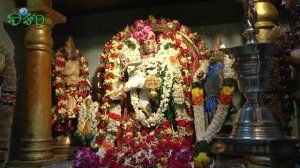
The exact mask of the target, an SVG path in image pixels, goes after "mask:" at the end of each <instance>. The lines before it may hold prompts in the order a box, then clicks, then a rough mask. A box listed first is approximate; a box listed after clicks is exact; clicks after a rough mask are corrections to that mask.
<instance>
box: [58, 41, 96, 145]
mask: <svg viewBox="0 0 300 168" xmlns="http://www.w3.org/2000/svg"><path fill="white" fill-rule="evenodd" d="M53 66H54V67H53V77H54V83H53V84H54V87H55V95H56V98H57V105H56V107H54V110H53V121H52V128H53V134H54V136H56V137H55V142H54V143H69V142H64V141H70V136H72V135H73V134H74V133H75V131H76V130H77V118H78V117H79V116H80V115H79V113H80V111H81V108H80V107H81V105H82V103H84V104H85V103H86V102H88V101H86V99H87V97H88V95H89V92H90V88H91V84H90V82H89V80H88V75H89V72H88V64H87V61H86V60H85V59H84V57H83V56H82V55H81V53H80V52H79V51H78V50H77V49H76V48H75V44H74V41H73V38H72V37H71V36H69V37H68V38H67V41H66V43H65V47H63V48H60V49H59V50H58V51H57V53H56V54H55V59H54V61H53ZM61 141H63V142H61Z"/></svg>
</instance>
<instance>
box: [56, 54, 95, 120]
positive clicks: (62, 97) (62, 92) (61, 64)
mask: <svg viewBox="0 0 300 168" xmlns="http://www.w3.org/2000/svg"><path fill="white" fill-rule="evenodd" d="M76 55H78V61H79V64H80V70H79V71H80V74H79V77H80V81H79V82H78V91H77V94H76V95H75V99H76V100H77V102H76V106H75V108H74V109H73V111H67V109H66V105H67V104H66V103H67V97H66V84H65V82H64V77H65V76H64V74H63V72H64V70H65V65H66V61H67V58H66V56H65V55H64V54H63V52H62V51H60V50H58V51H57V53H56V54H55V60H54V62H53V64H54V71H53V76H54V83H53V85H54V86H55V95H56V96H57V100H58V104H57V108H56V112H57V113H58V114H60V115H63V116H64V117H65V118H75V117H76V116H77V113H78V112H79V106H80V103H81V102H82V101H83V99H84V98H85V97H86V96H87V95H88V93H89V91H90V84H89V81H88V75H89V72H88V63H87V61H86V60H85V58H84V57H83V56H82V55H81V53H80V52H79V51H78V50H76Z"/></svg>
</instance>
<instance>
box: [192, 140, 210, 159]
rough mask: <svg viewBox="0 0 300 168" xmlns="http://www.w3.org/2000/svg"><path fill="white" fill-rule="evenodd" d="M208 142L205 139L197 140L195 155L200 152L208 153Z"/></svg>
mask: <svg viewBox="0 0 300 168" xmlns="http://www.w3.org/2000/svg"><path fill="white" fill-rule="evenodd" d="M210 148H211V147H210V144H209V143H207V142H206V141H204V140H203V141H199V142H196V144H195V156H197V155H198V154H199V153H200V152H205V153H209V152H210Z"/></svg>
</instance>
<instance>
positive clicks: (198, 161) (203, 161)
mask: <svg viewBox="0 0 300 168" xmlns="http://www.w3.org/2000/svg"><path fill="white" fill-rule="evenodd" d="M194 163H195V166H196V167H203V166H206V165H208V164H210V163H211V158H210V157H208V156H207V154H206V153H205V152H200V153H199V154H198V156H197V157H195V158H194Z"/></svg>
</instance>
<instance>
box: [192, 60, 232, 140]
mask: <svg viewBox="0 0 300 168" xmlns="http://www.w3.org/2000/svg"><path fill="white" fill-rule="evenodd" d="M200 63H202V64H201V65H200V67H199V68H198V70H197V71H196V73H195V75H194V76H193V82H197V81H199V78H198V77H197V76H198V75H199V73H201V72H205V73H204V74H206V72H207V69H208V60H205V61H204V62H200ZM233 64H234V59H231V58H230V57H229V56H228V55H225V56H224V70H223V74H224V76H223V78H224V79H225V78H234V79H235V78H236V75H235V71H234V69H233V68H232V66H233ZM204 78H205V76H202V78H201V79H204ZM228 109H229V106H228V105H224V104H221V103H219V104H218V106H217V110H216V113H215V115H214V118H213V120H212V121H211V123H210V125H209V126H208V127H207V129H206V128H205V119H206V117H205V114H204V104H202V105H193V110H194V120H195V121H198V122H195V133H196V140H197V141H203V140H205V141H207V142H210V141H211V140H212V138H214V136H215V135H216V134H217V133H218V132H219V131H220V129H221V128H222V126H223V123H224V121H225V119H226V115H227V113H228Z"/></svg>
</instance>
